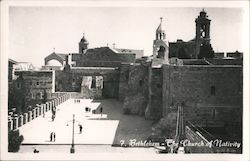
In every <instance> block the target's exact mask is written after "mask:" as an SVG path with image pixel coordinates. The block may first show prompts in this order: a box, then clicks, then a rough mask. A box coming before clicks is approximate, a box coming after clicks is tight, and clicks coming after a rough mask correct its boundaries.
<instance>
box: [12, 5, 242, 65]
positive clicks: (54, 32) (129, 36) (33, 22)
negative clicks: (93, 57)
mask: <svg viewBox="0 0 250 161" xmlns="http://www.w3.org/2000/svg"><path fill="white" fill-rule="evenodd" d="M201 10H202V8H145V7H144V8H143V7H20V6H19V7H10V10H9V11H10V13H9V16H10V17H9V31H10V32H9V33H10V34H9V58H12V59H14V60H16V61H25V62H32V63H33V64H34V65H35V66H41V65H43V64H44V57H46V56H47V55H49V54H50V53H52V52H53V48H55V51H56V52H59V53H72V52H78V42H79V41H80V39H81V37H82V34H83V33H85V36H86V38H87V40H88V41H89V48H94V47H101V46H106V45H107V44H110V45H111V44H112V43H116V47H118V48H132V49H143V50H144V55H151V54H152V46H153V40H154V38H155V30H156V28H157V26H158V25H159V22H160V17H163V23H164V25H165V30H166V34H167V40H168V41H176V39H183V40H184V41H188V40H190V39H192V38H194V37H195V18H196V17H197V16H198V15H199V12H200V11H201ZM205 11H206V12H207V14H208V16H209V19H211V20H212V21H211V29H210V31H211V33H210V35H211V43H212V46H213V48H214V50H215V51H216V52H217V51H223V52H228V51H235V50H239V51H242V42H243V41H242V38H243V32H242V27H243V26H242V24H243V16H242V15H243V10H241V9H240V8H205Z"/></svg>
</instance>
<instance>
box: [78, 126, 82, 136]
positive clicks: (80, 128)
mask: <svg viewBox="0 0 250 161" xmlns="http://www.w3.org/2000/svg"><path fill="white" fill-rule="evenodd" d="M79 131H80V134H81V133H82V125H81V124H79Z"/></svg>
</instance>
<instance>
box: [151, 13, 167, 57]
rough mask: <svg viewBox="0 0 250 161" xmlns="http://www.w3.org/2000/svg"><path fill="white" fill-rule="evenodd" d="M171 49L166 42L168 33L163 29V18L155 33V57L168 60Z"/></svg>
mask: <svg viewBox="0 0 250 161" xmlns="http://www.w3.org/2000/svg"><path fill="white" fill-rule="evenodd" d="M168 52H169V47H168V44H167V41H166V32H165V30H164V27H163V23H162V17H161V18H160V24H159V26H158V28H157V29H156V32H155V40H154V44H153V57H154V58H159V59H164V60H168V54H169V53H168Z"/></svg>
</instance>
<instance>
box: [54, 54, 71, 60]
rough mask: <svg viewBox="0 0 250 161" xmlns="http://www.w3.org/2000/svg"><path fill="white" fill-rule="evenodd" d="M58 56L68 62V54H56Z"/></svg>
mask: <svg viewBox="0 0 250 161" xmlns="http://www.w3.org/2000/svg"><path fill="white" fill-rule="evenodd" d="M55 54H56V55H57V56H59V57H61V58H62V59H63V60H66V56H67V55H68V54H63V53H55Z"/></svg>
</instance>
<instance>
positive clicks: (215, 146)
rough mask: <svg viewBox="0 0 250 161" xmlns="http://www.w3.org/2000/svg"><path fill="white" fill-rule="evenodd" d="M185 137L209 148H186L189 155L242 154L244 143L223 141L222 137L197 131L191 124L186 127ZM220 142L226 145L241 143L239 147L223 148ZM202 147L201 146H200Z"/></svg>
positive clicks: (229, 139)
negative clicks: (227, 143)
mask: <svg viewBox="0 0 250 161" xmlns="http://www.w3.org/2000/svg"><path fill="white" fill-rule="evenodd" d="M185 135H186V140H188V141H190V142H191V143H201V142H203V143H204V145H206V144H207V145H208V146H186V147H185V151H186V152H188V153H236V154H240V153H242V141H240V140H234V139H232V138H228V139H222V138H221V137H216V136H214V135H211V134H209V133H207V132H205V133H204V132H203V131H201V129H200V130H199V129H197V127H195V126H193V125H191V124H189V125H187V126H185ZM220 141H222V142H224V143H226V142H231V143H235V142H237V143H239V145H240V146H239V147H233V146H231V147H230V146H221V147H220V144H219V143H220ZM200 145H201V144H200Z"/></svg>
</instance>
